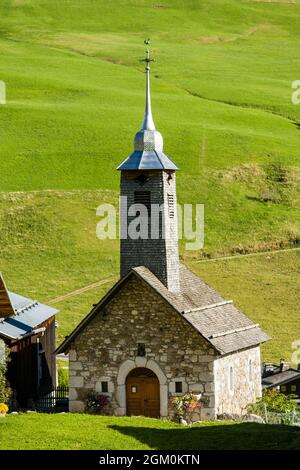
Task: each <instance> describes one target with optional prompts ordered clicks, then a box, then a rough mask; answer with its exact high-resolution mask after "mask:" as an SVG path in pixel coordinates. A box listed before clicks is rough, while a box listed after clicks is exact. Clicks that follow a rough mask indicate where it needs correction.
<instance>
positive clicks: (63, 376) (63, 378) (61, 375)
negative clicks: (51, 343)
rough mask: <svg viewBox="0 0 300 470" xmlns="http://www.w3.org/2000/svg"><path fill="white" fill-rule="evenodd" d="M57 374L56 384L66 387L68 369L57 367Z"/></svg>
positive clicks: (67, 383) (67, 384)
mask: <svg viewBox="0 0 300 470" xmlns="http://www.w3.org/2000/svg"><path fill="white" fill-rule="evenodd" d="M57 375H58V386H59V387H68V386H69V371H68V369H65V368H62V367H59V368H58V371H57Z"/></svg>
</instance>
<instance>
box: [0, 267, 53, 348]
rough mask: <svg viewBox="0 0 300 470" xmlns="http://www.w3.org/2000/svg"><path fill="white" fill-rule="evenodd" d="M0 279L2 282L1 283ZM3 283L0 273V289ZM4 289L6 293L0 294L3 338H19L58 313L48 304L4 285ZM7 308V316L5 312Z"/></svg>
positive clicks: (0, 328)
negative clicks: (19, 293) (15, 291)
mask: <svg viewBox="0 0 300 470" xmlns="http://www.w3.org/2000/svg"><path fill="white" fill-rule="evenodd" d="M1 280H2V283H3V284H1ZM3 285H4V286H5V284H4V281H3V277H2V276H1V275H0V289H1V286H3ZM2 289H3V288H2ZM5 290H6V295H4V291H3V290H2V295H0V337H2V338H4V339H9V340H15V339H21V338H22V337H23V336H24V335H28V334H30V333H31V332H33V330H34V328H36V327H38V326H39V325H41V323H43V322H44V321H46V320H48V318H51V317H53V316H54V315H56V314H57V313H58V311H57V310H56V309H54V308H52V307H49V306H48V305H44V304H41V303H39V302H38V301H36V300H31V299H28V298H27V297H23V296H21V295H18V294H15V293H14V292H9V291H8V290H7V289H6V286H5ZM8 300H9V306H8ZM8 309H9V312H10V315H9V316H8V315H7V314H6V312H7V311H8Z"/></svg>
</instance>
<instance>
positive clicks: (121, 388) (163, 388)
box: [116, 357, 168, 417]
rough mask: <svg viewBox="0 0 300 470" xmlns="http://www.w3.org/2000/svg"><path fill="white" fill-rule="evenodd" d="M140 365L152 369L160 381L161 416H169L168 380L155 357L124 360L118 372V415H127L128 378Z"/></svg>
mask: <svg viewBox="0 0 300 470" xmlns="http://www.w3.org/2000/svg"><path fill="white" fill-rule="evenodd" d="M138 367H145V368H147V369H150V370H151V371H152V372H153V373H154V374H155V375H156V376H157V379H158V381H159V398H160V416H161V417H167V416H168V381H167V377H166V375H165V374H164V372H163V371H162V369H161V367H160V366H159V364H157V362H155V361H154V360H153V359H149V360H147V359H146V358H145V357H136V358H135V359H127V360H126V361H124V362H123V363H122V364H121V366H120V368H119V372H118V377H117V388H116V398H117V401H118V403H119V409H118V410H117V413H118V415H120V416H124V415H126V412H127V410H126V378H127V376H128V374H129V373H130V372H131V371H132V370H133V369H136V368H138Z"/></svg>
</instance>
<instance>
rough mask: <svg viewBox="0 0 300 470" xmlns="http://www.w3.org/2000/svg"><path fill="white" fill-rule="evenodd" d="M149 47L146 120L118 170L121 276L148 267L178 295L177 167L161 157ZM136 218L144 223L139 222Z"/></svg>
mask: <svg viewBox="0 0 300 470" xmlns="http://www.w3.org/2000/svg"><path fill="white" fill-rule="evenodd" d="M145 44H146V45H147V49H146V58H145V59H144V60H145V62H146V105H145V114H144V119H143V123H142V127H141V129H140V130H139V131H138V132H137V134H136V135H135V139H134V151H133V153H131V155H129V157H127V158H126V160H124V162H123V163H122V164H121V165H120V166H119V167H118V170H119V171H121V190H120V194H121V216H120V223H121V228H120V234H121V247H120V248H121V277H123V276H125V275H126V274H127V273H128V272H129V271H130V269H131V268H133V267H137V266H145V267H147V268H148V269H150V271H152V272H153V273H154V274H155V275H156V276H157V277H158V278H159V279H160V281H161V282H162V283H163V284H164V285H165V286H166V287H167V288H168V289H169V290H170V291H172V292H178V291H179V290H180V282H179V257H178V229H177V205H176V204H177V200H176V170H177V169H178V168H177V167H176V165H175V164H174V163H173V162H172V161H171V160H170V159H169V157H167V155H166V154H164V153H163V138H162V135H161V134H160V132H158V131H157V130H156V129H155V125H154V121H153V117H152V111H151V98H150V62H151V61H152V60H153V59H151V58H150V51H149V44H150V41H149V40H146V41H145ZM139 209H141V210H140V211H139ZM144 209H146V210H144ZM137 216H138V217H140V219H139V222H142V224H140V223H138V219H137ZM141 225H142V226H141ZM137 226H138V229H140V234H139V235H138V236H137V235H136V230H135V229H136V228H137ZM145 227H147V229H145Z"/></svg>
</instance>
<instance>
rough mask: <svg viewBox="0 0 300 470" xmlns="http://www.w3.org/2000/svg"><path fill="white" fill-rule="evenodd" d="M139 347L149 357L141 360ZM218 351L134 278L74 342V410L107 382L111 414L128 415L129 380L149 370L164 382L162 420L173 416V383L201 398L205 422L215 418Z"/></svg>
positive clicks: (140, 281)
mask: <svg viewBox="0 0 300 470" xmlns="http://www.w3.org/2000/svg"><path fill="white" fill-rule="evenodd" d="M138 343H142V344H145V347H146V356H145V357H139V356H138V355H137V347H138ZM214 359H215V351H214V349H212V348H211V346H210V345H209V344H208V343H207V342H206V341H205V340H204V339H203V338H202V337H201V336H200V335H199V334H198V333H197V332H196V331H195V330H193V329H192V328H191V327H190V325H189V324H188V323H187V322H186V321H185V320H184V318H181V317H180V315H179V314H178V313H176V312H175V311H174V310H173V308H172V307H171V306H169V305H168V304H167V303H166V302H165V301H164V300H163V299H162V298H161V297H160V296H159V295H158V294H157V293H156V292H154V291H153V290H152V289H151V288H150V287H149V286H147V285H146V284H145V283H144V282H143V281H142V280H139V279H138V278H136V277H134V276H132V277H131V278H129V280H128V281H127V284H126V285H124V286H123V287H122V289H121V290H120V291H119V292H118V293H117V294H116V295H115V297H114V298H113V299H112V300H111V301H110V302H109V303H108V304H107V305H106V307H105V308H104V311H103V312H102V314H100V313H99V314H98V315H97V316H96V317H95V318H94V319H93V320H92V321H91V322H90V323H89V324H87V326H86V327H85V329H84V330H83V331H82V332H81V333H80V334H79V335H78V336H77V338H75V340H74V341H73V343H72V345H71V348H70V352H69V360H70V411H73V412H83V411H84V409H85V398H86V396H87V394H88V393H89V392H91V391H93V390H96V391H98V392H101V382H102V381H106V382H108V395H109V396H110V397H111V405H110V407H108V409H107V412H108V413H110V414H118V415H124V414H126V393H125V381H126V376H127V374H128V373H129V372H130V370H132V369H133V368H135V367H148V368H150V369H151V370H153V372H155V373H156V375H157V376H158V379H159V382H160V401H161V404H160V405H161V416H168V415H170V414H172V406H171V405H170V397H171V396H172V395H175V381H182V382H183V392H186V391H192V392H195V393H202V394H203V396H204V397H206V400H207V403H206V406H205V407H204V408H203V411H202V415H203V416H202V417H203V419H205V418H213V417H214V386H213V379H214V372H213V363H214Z"/></svg>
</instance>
